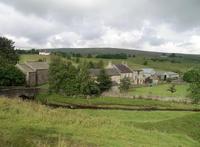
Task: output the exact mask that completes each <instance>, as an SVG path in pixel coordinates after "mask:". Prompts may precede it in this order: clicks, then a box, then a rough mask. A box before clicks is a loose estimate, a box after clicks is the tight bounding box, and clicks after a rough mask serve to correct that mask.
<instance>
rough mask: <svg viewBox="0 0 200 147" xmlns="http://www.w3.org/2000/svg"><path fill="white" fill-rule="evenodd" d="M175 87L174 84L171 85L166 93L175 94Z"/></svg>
mask: <svg viewBox="0 0 200 147" xmlns="http://www.w3.org/2000/svg"><path fill="white" fill-rule="evenodd" d="M175 86H176V85H175V84H172V85H171V86H170V87H169V89H167V90H168V91H170V92H171V93H175V92H176V87H175Z"/></svg>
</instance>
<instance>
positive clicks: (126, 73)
mask: <svg viewBox="0 0 200 147" xmlns="http://www.w3.org/2000/svg"><path fill="white" fill-rule="evenodd" d="M107 68H114V69H116V70H117V71H118V72H119V73H120V79H123V78H124V77H128V78H129V79H130V80H131V82H132V84H133V85H141V84H143V83H144V74H143V71H142V70H132V69H130V68H129V67H128V65H127V64H123V63H122V64H112V63H111V62H110V63H109V64H108V66H107Z"/></svg>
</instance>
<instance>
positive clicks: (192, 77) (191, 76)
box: [183, 68, 200, 83]
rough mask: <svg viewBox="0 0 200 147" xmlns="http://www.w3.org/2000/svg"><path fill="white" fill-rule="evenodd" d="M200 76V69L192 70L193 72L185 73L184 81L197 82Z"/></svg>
mask: <svg viewBox="0 0 200 147" xmlns="http://www.w3.org/2000/svg"><path fill="white" fill-rule="evenodd" d="M199 76H200V69H199V68H196V69H192V70H189V71H187V72H186V73H184V75H183V80H184V81H185V82H188V83H192V82H195V81H196V80H198V77H199Z"/></svg>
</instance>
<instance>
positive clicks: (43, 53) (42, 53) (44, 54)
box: [39, 52, 50, 56]
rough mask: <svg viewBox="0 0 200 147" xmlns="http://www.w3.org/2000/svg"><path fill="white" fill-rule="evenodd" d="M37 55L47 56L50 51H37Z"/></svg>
mask: <svg viewBox="0 0 200 147" xmlns="http://www.w3.org/2000/svg"><path fill="white" fill-rule="evenodd" d="M39 55H43V56H49V55H50V52H39Z"/></svg>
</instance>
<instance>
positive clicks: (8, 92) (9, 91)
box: [0, 87, 47, 98]
mask: <svg viewBox="0 0 200 147" xmlns="http://www.w3.org/2000/svg"><path fill="white" fill-rule="evenodd" d="M41 92H47V90H46V89H41V88H27V87H9V88H2V89H0V96H2V97H9V98H16V97H21V96H26V97H32V98H33V97H35V96H36V95H37V94H38V93H41Z"/></svg>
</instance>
